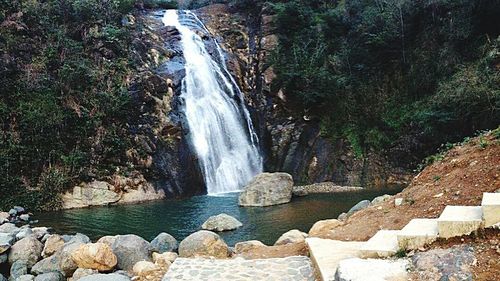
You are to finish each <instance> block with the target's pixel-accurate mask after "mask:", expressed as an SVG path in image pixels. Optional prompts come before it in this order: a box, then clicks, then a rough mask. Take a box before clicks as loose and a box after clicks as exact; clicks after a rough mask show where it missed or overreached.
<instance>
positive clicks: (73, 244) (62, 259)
mask: <svg viewBox="0 0 500 281" xmlns="http://www.w3.org/2000/svg"><path fill="white" fill-rule="evenodd" d="M61 238H62V237H61ZM67 238H68V239H69V241H68V242H67V243H65V244H64V245H63V246H62V247H61V248H60V249H59V250H58V251H57V252H55V254H53V255H51V256H50V257H48V258H45V259H43V260H41V261H39V262H38V263H36V264H35V265H34V266H33V268H32V269H31V271H32V272H33V273H35V274H43V273H48V272H55V271H59V272H61V273H62V274H63V275H64V276H65V277H70V276H72V275H73V273H74V272H75V270H76V269H77V268H78V266H77V264H76V263H75V262H74V261H73V259H72V257H71V256H72V253H73V252H74V251H76V250H78V249H79V248H80V246H81V245H84V244H86V243H88V242H90V239H89V238H88V237H87V236H85V235H83V234H79V233H78V234H76V235H74V236H69V237H67ZM62 239H64V238H62Z"/></svg>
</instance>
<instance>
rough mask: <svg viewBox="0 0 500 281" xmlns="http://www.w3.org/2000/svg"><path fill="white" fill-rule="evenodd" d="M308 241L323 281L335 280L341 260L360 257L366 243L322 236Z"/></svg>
mask: <svg viewBox="0 0 500 281" xmlns="http://www.w3.org/2000/svg"><path fill="white" fill-rule="evenodd" d="M306 243H307V246H308V247H309V253H310V255H311V260H312V262H313V264H314V266H315V267H316V270H317V271H318V273H319V275H320V278H321V280H322V281H333V280H335V273H336V272H337V266H338V264H339V262H340V261H341V260H344V259H348V258H356V257H360V248H361V247H362V246H363V245H364V244H365V242H344V241H337V240H330V239H321V238H307V239H306ZM255 280H256V279H255Z"/></svg>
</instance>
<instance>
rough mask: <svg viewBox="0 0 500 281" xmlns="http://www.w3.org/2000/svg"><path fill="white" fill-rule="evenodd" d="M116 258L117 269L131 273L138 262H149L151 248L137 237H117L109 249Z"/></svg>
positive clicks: (129, 235) (130, 235)
mask: <svg viewBox="0 0 500 281" xmlns="http://www.w3.org/2000/svg"><path fill="white" fill-rule="evenodd" d="M111 248H112V249H113V253H115V255H116V257H117V258H118V265H117V267H118V268H119V269H123V270H127V271H132V269H133V267H134V265H135V264H136V263H137V262H138V261H151V254H152V252H153V247H152V246H151V244H149V242H148V241H146V240H144V239H143V238H142V237H139V236H137V235H133V234H128V235H118V236H116V240H115V242H114V243H113V246H112V247H111Z"/></svg>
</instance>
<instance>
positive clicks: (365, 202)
mask: <svg viewBox="0 0 500 281" xmlns="http://www.w3.org/2000/svg"><path fill="white" fill-rule="evenodd" d="M370 204H371V202H370V200H363V201H360V202H359V203H358V204H356V205H354V206H353V207H352V208H351V209H349V211H348V212H347V215H348V216H350V215H352V214H354V213H355V212H357V211H359V210H363V209H365V208H368V206H370Z"/></svg>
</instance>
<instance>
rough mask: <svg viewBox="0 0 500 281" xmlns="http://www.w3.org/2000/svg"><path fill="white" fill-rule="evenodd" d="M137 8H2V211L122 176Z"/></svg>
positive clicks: (115, 3) (46, 202)
mask: <svg viewBox="0 0 500 281" xmlns="http://www.w3.org/2000/svg"><path fill="white" fill-rule="evenodd" d="M134 2H135V1H132V0H107V1H101V0H69V1H56V0H48V1H20V0H14V1H11V0H9V1H6V0H0V22H1V25H2V27H1V28H0V65H1V67H0V85H2V93H1V96H0V126H1V127H2V130H0V179H1V180H0V194H1V197H2V199H1V200H0V209H5V208H8V207H11V206H13V205H14V204H22V205H24V206H28V207H30V208H31V209H54V208H58V207H59V206H60V200H59V198H58V194H59V193H60V192H62V191H63V190H64V188H67V187H68V186H70V185H71V184H75V183H78V182H79V181H80V180H82V179H87V178H89V177H97V176H100V175H107V174H109V173H110V171H111V172H112V171H114V170H115V166H116V165H118V163H120V162H121V163H124V162H125V161H120V160H121V159H123V158H124V157H125V156H124V151H125V150H126V148H127V146H128V145H129V136H128V131H127V128H126V120H127V116H128V113H129V112H130V111H131V110H132V109H131V102H130V97H129V95H128V92H127V87H128V84H127V83H128V82H127V81H128V79H129V77H130V72H131V70H132V69H133V65H131V64H130V63H129V59H128V52H129V50H128V47H127V46H128V45H129V43H130V41H131V38H130V35H129V33H130V31H129V30H127V28H125V27H124V26H122V25H121V19H122V17H123V15H124V14H125V13H128V12H130V11H131V9H132V8H133V5H134Z"/></svg>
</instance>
